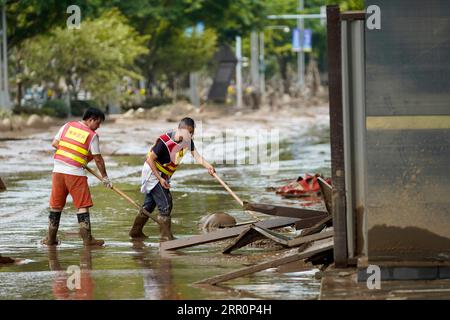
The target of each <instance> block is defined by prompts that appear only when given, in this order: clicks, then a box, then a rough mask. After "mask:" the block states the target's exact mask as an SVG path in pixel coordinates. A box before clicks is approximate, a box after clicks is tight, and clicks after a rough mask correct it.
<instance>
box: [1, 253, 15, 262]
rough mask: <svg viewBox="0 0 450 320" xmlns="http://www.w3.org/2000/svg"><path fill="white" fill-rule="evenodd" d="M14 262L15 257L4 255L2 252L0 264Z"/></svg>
mask: <svg viewBox="0 0 450 320" xmlns="http://www.w3.org/2000/svg"><path fill="white" fill-rule="evenodd" d="M14 262H15V260H14V259H11V258H9V257H2V255H1V254H0V264H9V263H14Z"/></svg>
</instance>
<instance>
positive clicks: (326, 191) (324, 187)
mask: <svg viewBox="0 0 450 320" xmlns="http://www.w3.org/2000/svg"><path fill="white" fill-rule="evenodd" d="M317 182H318V183H319V186H320V192H321V193H322V198H323V201H324V202H325V207H326V208H327V211H328V213H329V214H331V213H332V208H333V207H332V200H331V194H332V192H333V188H332V187H331V186H330V185H329V184H328V183H327V182H326V181H325V180H324V179H322V178H320V177H319V178H317Z"/></svg>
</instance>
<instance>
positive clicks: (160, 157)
mask: <svg viewBox="0 0 450 320" xmlns="http://www.w3.org/2000/svg"><path fill="white" fill-rule="evenodd" d="M194 130H195V122H194V120H193V119H191V118H184V119H182V120H181V121H180V123H179V125H178V129H176V130H172V131H169V132H166V133H164V134H162V135H161V136H159V138H158V139H157V140H156V142H155V144H154V145H153V146H152V148H151V149H150V151H149V152H148V154H147V159H146V161H145V163H144V167H143V169H142V180H141V192H142V193H144V194H145V200H144V205H143V208H145V210H147V211H148V212H150V213H151V212H153V210H154V209H155V208H156V207H158V210H159V216H158V217H157V219H158V222H159V223H160V240H161V241H166V240H172V239H174V237H173V235H172V230H171V217H170V214H171V212H172V206H173V204H172V195H171V193H170V179H171V177H172V175H173V174H174V173H175V171H176V170H177V168H178V165H179V164H180V162H181V159H182V158H183V156H184V155H185V153H186V152H187V150H189V151H190V152H191V154H192V157H193V158H194V159H195V161H196V162H197V163H199V164H201V165H202V166H203V167H204V168H206V169H207V170H208V172H209V174H210V175H213V174H214V173H215V169H214V167H213V166H212V165H211V164H209V163H208V162H207V161H206V160H205V159H204V158H203V157H202V156H201V155H200V154H199V153H198V152H197V150H196V149H195V145H194V141H193V140H192V136H193V135H194ZM148 219H149V218H148V216H146V215H145V214H144V213H142V212H140V213H139V214H138V215H137V216H136V218H135V220H134V224H133V227H132V228H131V231H130V233H129V234H130V237H131V238H133V239H138V238H146V237H147V236H146V235H145V234H144V233H143V232H142V229H143V227H144V225H145V224H146V223H147V221H148Z"/></svg>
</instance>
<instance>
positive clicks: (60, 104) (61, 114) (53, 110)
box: [42, 99, 69, 118]
mask: <svg viewBox="0 0 450 320" xmlns="http://www.w3.org/2000/svg"><path fill="white" fill-rule="evenodd" d="M42 113H43V114H46V115H49V116H51V117H57V118H67V116H68V115H69V106H68V105H67V104H66V102H65V101H64V100H60V99H54V100H48V101H46V102H45V103H44V105H43V106H42Z"/></svg>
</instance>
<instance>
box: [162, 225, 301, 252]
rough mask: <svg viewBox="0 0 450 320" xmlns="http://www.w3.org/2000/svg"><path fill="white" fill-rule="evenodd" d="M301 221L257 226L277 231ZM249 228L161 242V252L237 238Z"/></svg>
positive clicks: (241, 227) (231, 229)
mask: <svg viewBox="0 0 450 320" xmlns="http://www.w3.org/2000/svg"><path fill="white" fill-rule="evenodd" d="M298 220H299V219H295V218H278V219H269V220H264V221H260V222H258V223H256V224H255V225H257V226H260V227H262V228H266V229H276V228H282V227H287V226H290V225H293V224H295V223H296V222H297V221H298ZM246 228H248V226H239V227H234V228H228V229H220V230H217V231H213V232H209V233H206V234H201V235H196V236H192V237H188V238H182V239H176V240H171V241H165V242H161V244H160V248H161V250H176V249H182V248H187V247H192V246H196V245H200V244H204V243H210V242H214V241H220V240H226V239H229V238H232V237H236V236H238V235H239V234H241V232H242V231H244V230H245V229H246Z"/></svg>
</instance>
